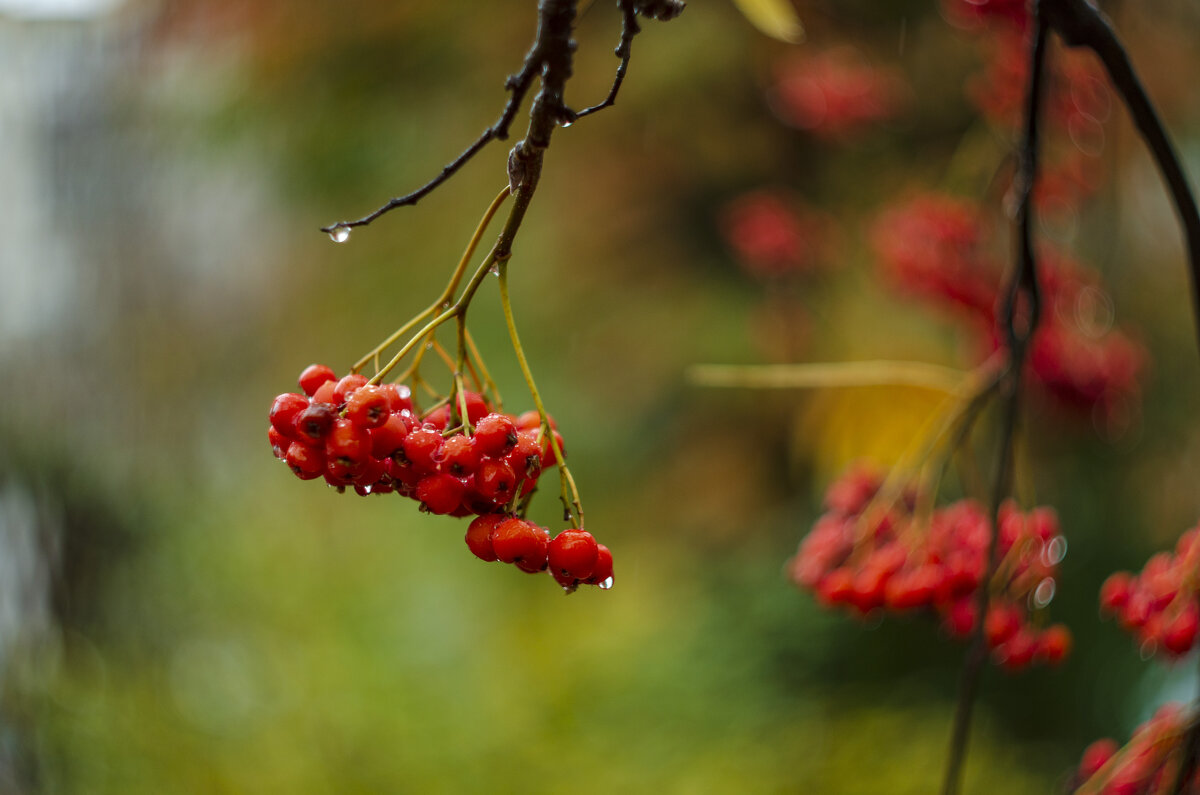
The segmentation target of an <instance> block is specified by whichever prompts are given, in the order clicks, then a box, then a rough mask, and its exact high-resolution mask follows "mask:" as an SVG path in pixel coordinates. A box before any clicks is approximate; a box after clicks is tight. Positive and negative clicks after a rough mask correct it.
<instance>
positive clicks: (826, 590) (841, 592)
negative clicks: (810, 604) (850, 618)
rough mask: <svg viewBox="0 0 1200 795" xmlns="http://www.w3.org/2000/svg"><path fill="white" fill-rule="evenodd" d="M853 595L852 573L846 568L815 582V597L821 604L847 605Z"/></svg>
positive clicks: (838, 569) (832, 572)
mask: <svg viewBox="0 0 1200 795" xmlns="http://www.w3.org/2000/svg"><path fill="white" fill-rule="evenodd" d="M853 595H854V572H852V571H851V570H850V569H848V568H837V569H834V570H833V571H831V572H829V573H828V574H826V575H825V576H824V577H822V578H821V579H820V580H819V581H818V582H817V587H816V596H817V599H818V601H820V602H821V604H824V605H827V606H830V607H832V606H833V605H840V604H848V603H849V602H850V599H851V597H853Z"/></svg>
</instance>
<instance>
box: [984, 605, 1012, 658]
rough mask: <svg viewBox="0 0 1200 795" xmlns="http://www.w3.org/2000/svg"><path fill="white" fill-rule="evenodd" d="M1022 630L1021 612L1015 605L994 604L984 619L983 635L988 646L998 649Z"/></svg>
mask: <svg viewBox="0 0 1200 795" xmlns="http://www.w3.org/2000/svg"><path fill="white" fill-rule="evenodd" d="M1019 629H1021V611H1020V610H1019V609H1017V607H1016V606H1014V605H1008V604H993V605H992V606H991V607H989V608H988V611H987V615H986V616H985V617H984V619H983V633H984V635H985V637H986V638H987V644H988V646H990V647H991V648H993V649H994V648H996V647H997V646H999V645H1000V644H1002V643H1004V642H1005V641H1007V640H1008V639H1009V638H1011V637H1012V636H1013V635H1015V634H1016V633H1017V631H1018V630H1019Z"/></svg>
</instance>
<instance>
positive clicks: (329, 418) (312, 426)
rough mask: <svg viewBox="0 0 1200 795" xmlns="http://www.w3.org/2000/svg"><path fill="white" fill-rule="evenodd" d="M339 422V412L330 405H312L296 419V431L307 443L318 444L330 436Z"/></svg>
mask: <svg viewBox="0 0 1200 795" xmlns="http://www.w3.org/2000/svg"><path fill="white" fill-rule="evenodd" d="M335 420H337V411H335V410H334V408H333V406H332V405H330V404H329V403H312V404H311V405H309V407H308V408H306V409H305V410H304V411H302V412H300V415H299V416H298V417H296V430H297V431H299V432H300V436H301V438H303V439H304V440H305V441H306V442H308V443H312V442H318V441H320V440H321V439H324V438H325V437H326V436H328V435H329V431H330V430H332V428H333V423H334V421H335Z"/></svg>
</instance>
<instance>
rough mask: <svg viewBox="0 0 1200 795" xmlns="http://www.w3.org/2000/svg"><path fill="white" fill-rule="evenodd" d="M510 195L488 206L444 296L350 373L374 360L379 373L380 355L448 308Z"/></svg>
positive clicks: (506, 193)
mask: <svg viewBox="0 0 1200 795" xmlns="http://www.w3.org/2000/svg"><path fill="white" fill-rule="evenodd" d="M509 193H510V191H509V189H508V186H507V185H505V186H504V189H503V190H501V191H500V193H499V194H497V195H496V198H494V199H492V203H491V204H490V205H488V208H487V210H486V211H485V212H484V214H483V217H482V218H480V219H479V224H478V225H477V226H476V227H475V233H474V234H473V235H471V240H470V241H469V242H468V243H467V248H466V250H465V251H464V252H463V255H462V258H461V259H459V261H458V267H456V268H455V269H454V273H453V274H451V276H450V281H449V282H448V283H447V284H446V288H445V289H444V290H442V294H441V295H440V296H438V299H437V300H436V301H434V302H433V303H432V304H430V305H429V306H428V307H426V308H425V310H424V311H422V312H421V313H420V314H418V315H417V316H416V317H414V318H412V319H411V320H409V321H408V322H407V323H405V324H404V325H403V326H401V327H400V328H398V329H396V330H395V331H394V332H392V334H391V335H390V336H389V337H388V338H387V339H385V340H384V341H383V342H381V343H379V344H378V345H376V346H375V347H374V348H373V349H372V350H370V351H369V352H368V353H367V354H366V355H365V356H363V357H362V358H361V359H359V360H358V361H357V362H355V363H354V366H353V367H351V368H350V372H352V373H357V372H358V371H360V370H361V369H362V368H363V367H364V366H365V365H366V364H367V363H368V362H370V361H372V360H374V361H375V369H376V371H378V369H379V354H380V353H382V352H383V351H385V350H387V349H388V348H389V347H390V346H391V345H393V344H394V343H395V342H396V340H398V339H400V338H401V337H403V336H404V335H405V334H407V333H408V332H409V331H411V330H412V329H413V328H414V327H415V326H417V325H418V324H420V323H421V322H422V321H425V320H427V319H428V318H430V317H431V316H433V314H434V313H435V312H437V311H438V310H439V309H446V308H448V307H447V304H448V302H449V301H450V299H451V298H453V297H454V293H455V292H457V291H458V285H459V283H460V282H461V281H462V277H463V275H464V274H465V273H466V271H467V265H469V264H470V262H471V258H472V257H474V256H475V250H476V249H477V248H478V247H479V241H480V240H482V239H483V234H484V232H486V231H487V228H488V225H489V224H490V223H491V222H492V219H493V218H494V217H495V216H496V213H497V212H498V211H499V210H500V206H501V205H502V204H504V200H505V199H507V198H508V196H509ZM435 328H436V327H435Z"/></svg>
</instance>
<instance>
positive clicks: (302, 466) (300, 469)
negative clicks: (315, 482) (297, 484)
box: [284, 442, 325, 480]
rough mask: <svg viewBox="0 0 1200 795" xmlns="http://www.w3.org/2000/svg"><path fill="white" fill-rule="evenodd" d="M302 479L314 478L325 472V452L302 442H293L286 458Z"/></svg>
mask: <svg viewBox="0 0 1200 795" xmlns="http://www.w3.org/2000/svg"><path fill="white" fill-rule="evenodd" d="M284 460H285V461H287V465H288V466H289V467H291V468H292V471H293V472H295V473H296V477H298V478H300V479H301V480H312V479H313V478H319V477H321V475H323V474H325V453H324V451H322V450H318V449H317V448H315V447H310V446H309V445H307V444H303V443H302V442H292V443H291V445H290V446H289V447H288V450H287V457H286V458H284Z"/></svg>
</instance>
